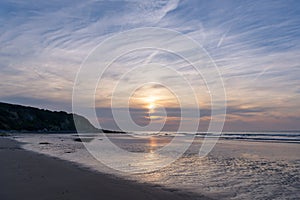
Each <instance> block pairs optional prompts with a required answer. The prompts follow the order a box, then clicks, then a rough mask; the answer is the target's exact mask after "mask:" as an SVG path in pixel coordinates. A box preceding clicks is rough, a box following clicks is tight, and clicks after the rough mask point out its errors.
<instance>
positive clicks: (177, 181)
mask: <svg viewBox="0 0 300 200" xmlns="http://www.w3.org/2000/svg"><path fill="white" fill-rule="evenodd" d="M77 137H78V136H77V135H70V134H68V135H66V134H43V135H41V134H27V135H16V136H14V138H15V139H17V140H18V141H21V142H26V144H25V145H24V148H25V149H28V150H32V151H36V152H39V153H44V154H47V155H51V156H55V157H59V158H62V159H65V160H69V161H73V162H75V163H79V164H82V165H84V166H87V167H89V168H92V169H94V170H98V171H101V172H105V173H112V174H118V175H120V176H123V177H126V178H129V179H133V180H137V181H140V182H146V183H152V184H154V185H157V186H159V185H162V186H164V187H167V188H172V189H174V190H176V189H184V190H187V191H191V192H198V193H201V194H204V195H206V196H209V197H215V198H218V199H220V198H221V199H300V192H299V191H300V156H299V152H300V151H299V150H300V145H299V143H284V141H283V142H276V143H274V142H269V141H268V142H267V141H260V142H253V141H249V140H244V141H240V140H238V141H236V140H228V139H221V140H219V142H218V143H217V145H216V146H215V147H214V149H213V150H212V151H211V152H210V154H209V155H208V156H206V157H199V156H198V151H199V147H200V146H201V143H202V138H201V137H198V138H197V139H196V140H195V141H194V142H193V144H192V145H191V146H190V148H189V149H188V150H187V151H186V152H185V153H184V155H183V156H182V157H181V158H179V159H177V160H176V161H175V162H173V163H172V164H170V165H167V166H165V167H163V168H161V169H158V170H156V171H153V172H146V173H137V174H126V173H121V172H118V171H115V170H113V169H110V168H108V167H106V166H105V165H103V164H101V163H100V162H99V161H97V160H96V159H95V158H94V157H93V156H92V155H91V154H90V153H89V152H88V151H87V150H86V148H85V146H84V145H83V144H82V143H81V142H78V141H75V140H74V139H76V138H77ZM84 138H86V140H84V142H85V143H89V142H91V140H93V138H94V136H93V135H85V136H84ZM110 138H111V141H113V142H114V143H115V144H117V145H118V146H119V147H121V148H123V149H125V150H128V151H130V152H137V153H138V152H150V153H151V151H155V150H156V149H159V148H160V147H162V146H164V145H165V144H167V143H168V142H169V141H170V140H171V139H172V137H170V136H165V135H162V136H150V137H138V138H135V137H129V136H126V135H112V136H110ZM97 139H98V140H99V141H100V142H99V143H101V137H100V138H99V137H97ZM184 140H185V137H182V142H184ZM153 155H155V154H153ZM158 162H159V158H158V157H155V156H153V157H151V158H145V159H144V160H139V161H137V162H136V163H132V164H133V165H136V166H139V165H141V166H143V167H146V168H147V167H151V165H156V164H157V163H158ZM119 163H120V167H123V168H126V167H128V168H129V167H132V166H127V165H122V164H124V162H122V159H121V158H120V162H119Z"/></svg>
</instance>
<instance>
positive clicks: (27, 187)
mask: <svg viewBox="0 0 300 200" xmlns="http://www.w3.org/2000/svg"><path fill="white" fill-rule="evenodd" d="M0 159H1V164H0V199H1V200H16V199H30V200H35V199H38V200H46V199H49V200H50V199H51V200H60V199H64V200H65V199H66V200H67V199H70V200H76V199H80V200H91V199H104V200H112V199H134V200H135V199H137V200H143V199H163V200H167V199H172V200H176V199H208V198H206V197H203V196H199V195H194V194H190V193H184V192H181V191H172V190H167V189H164V188H161V187H154V186H151V185H146V184H139V183H135V182H133V181H127V180H123V179H120V178H115V177H112V176H110V175H106V174H100V173H96V172H93V171H90V170H88V169H85V168H82V167H79V166H76V165H74V164H72V163H70V162H68V161H63V160H60V159H57V158H52V157H47V156H45V155H41V154H37V153H34V152H30V151H26V150H24V149H22V148H21V147H20V144H19V143H18V142H16V141H14V140H11V139H8V138H0Z"/></svg>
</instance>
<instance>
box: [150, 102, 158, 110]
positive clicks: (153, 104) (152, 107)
mask: <svg viewBox="0 0 300 200" xmlns="http://www.w3.org/2000/svg"><path fill="white" fill-rule="evenodd" d="M155 107H156V105H155V103H150V104H149V105H148V109H149V110H154V109H155Z"/></svg>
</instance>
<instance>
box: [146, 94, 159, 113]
mask: <svg viewBox="0 0 300 200" xmlns="http://www.w3.org/2000/svg"><path fill="white" fill-rule="evenodd" d="M156 100H157V98H156V97H154V96H150V97H147V98H146V99H145V102H146V104H147V108H148V109H149V112H153V111H154V109H155V108H156Z"/></svg>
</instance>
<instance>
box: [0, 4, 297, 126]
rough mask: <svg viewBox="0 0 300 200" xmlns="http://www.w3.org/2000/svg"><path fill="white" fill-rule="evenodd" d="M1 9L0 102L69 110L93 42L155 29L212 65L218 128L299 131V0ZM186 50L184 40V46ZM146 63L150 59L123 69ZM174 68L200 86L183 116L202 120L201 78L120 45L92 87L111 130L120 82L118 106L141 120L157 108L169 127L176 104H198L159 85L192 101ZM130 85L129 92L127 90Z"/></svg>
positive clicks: (205, 108) (204, 94)
mask: <svg viewBox="0 0 300 200" xmlns="http://www.w3.org/2000/svg"><path fill="white" fill-rule="evenodd" d="M0 16H1V17H0V27H1V28H0V44H1V45H0V71H1V74H0V80H1V85H0V87H1V90H0V101H3V102H8V103H16V104H22V105H30V106H34V107H39V108H46V109H51V110H65V111H68V112H72V91H73V85H74V82H75V78H76V74H77V72H78V70H79V68H80V66H81V64H82V62H83V61H84V59H85V58H86V57H87V56H88V55H89V53H90V52H91V51H92V50H93V49H94V48H96V46H97V45H99V44H100V43H101V42H103V41H104V40H106V39H108V38H110V37H112V36H114V35H115V34H117V33H122V32H124V31H128V30H131V29H134V28H144V27H158V28H166V29H171V30H174V31H177V32H180V33H182V34H183V35H185V36H188V37H189V38H191V39H192V40H194V41H195V42H197V43H198V44H199V45H201V46H202V47H203V49H204V50H205V51H206V52H207V54H208V55H209V57H210V58H211V60H212V61H213V62H214V63H215V64H216V66H217V67H218V69H219V72H220V75H221V77H222V80H223V83H224V89H225V91H226V102H227V115H226V123H225V126H224V130H227V131H241V130H300V104H299V102H300V2H299V1H289V0H287V1H283V0H282V1H197V0H186V1H176V0H174V1H163V0H162V1H133V0H132V1H131V0H130V1H96V0H94V1H89V0H87V1H85V0H59V1H58V0H53V1H34V0H26V1H23V0H11V1H10V0H2V1H1V2H0ZM161 37H164V35H162V36H161ZM141 39H144V38H141ZM166 40H168V38H167V37H166ZM123 43H124V44H123V45H124V47H126V45H130V44H126V40H124V41H123ZM179 45H180V44H179ZM116 48H123V47H122V46H113V45H112V46H111V49H107V51H106V52H107V53H110V52H112V51H114V50H115V49H116ZM187 48H188V47H186V46H184V45H182V51H188V50H189V49H187ZM153 63H160V64H162V65H163V66H165V67H163V68H160V69H157V68H155V65H153V66H152V65H151V64H153ZM145 64H150V67H149V66H147V67H140V68H138V70H136V71H134V70H133V71H128V70H130V69H132V67H139V66H143V65H145ZM152 67H153V68H152ZM172 69H174V70H176V71H177V72H178V73H179V74H183V75H184V76H186V77H189V79H188V80H189V81H190V82H191V84H192V85H195V86H199V87H197V88H198V89H197V91H196V92H195V96H197V98H198V105H199V109H200V118H198V117H195V116H193V115H191V116H189V117H187V118H185V119H183V120H187V121H195V120H196V121H199V120H200V124H202V125H203V126H206V125H207V123H208V122H209V120H210V108H211V107H210V104H211V101H210V95H209V94H210V91H208V90H207V88H206V85H205V83H204V82H205V81H204V80H203V79H201V77H199V74H197V73H195V71H194V70H193V68H192V67H191V66H189V65H188V64H184V62H183V61H182V60H180V59H179V58H178V57H176V56H175V55H170V54H168V53H166V52H163V51H158V50H153V49H144V50H139V51H137V52H128V54H126V55H123V56H121V57H120V58H118V59H117V60H116V61H115V62H114V63H113V64H112V65H111V66H110V68H109V69H108V70H107V71H106V72H105V74H104V76H103V78H102V79H101V80H100V82H99V86H98V89H97V91H96V94H95V95H96V99H95V102H96V107H97V108H96V110H97V113H98V116H99V120H100V123H101V126H102V127H104V128H109V129H116V128H117V127H116V125H115V123H114V122H113V119H112V114H111V111H110V106H111V96H112V95H113V94H111V93H112V92H113V90H114V88H115V86H116V84H120V82H121V83H122V81H123V84H121V86H120V89H119V90H120V91H121V92H120V93H118V94H115V95H116V96H117V97H118V101H117V102H115V104H114V106H115V107H116V108H117V109H119V110H122V109H127V106H128V105H127V103H129V107H130V108H131V111H132V112H131V116H132V118H133V120H134V121H135V122H136V123H137V124H139V125H146V124H147V123H148V120H149V118H150V119H152V120H154V122H155V123H160V122H161V120H162V119H163V118H164V116H163V114H162V110H161V107H164V108H165V110H166V111H167V113H168V119H167V123H166V126H165V129H164V130H175V129H176V127H177V126H178V120H179V119H180V110H186V111H187V113H188V112H189V110H194V109H196V108H195V107H193V105H192V104H191V105H188V103H187V104H185V105H184V106H183V107H182V106H179V103H178V99H176V95H177V94H175V93H174V91H172V88H171V89H170V88H169V89H168V88H167V87H165V86H164V85H165V84H162V83H160V81H162V80H163V81H164V83H167V84H169V85H171V86H172V87H174V88H175V90H176V91H183V94H184V95H186V96H184V95H183V96H184V97H183V96H182V97H181V98H184V99H185V100H187V102H189V101H190V102H192V100H191V99H190V98H191V97H190V96H189V93H188V92H187V90H186V86H184V85H182V84H181V82H180V81H179V79H178V77H177V75H175V74H172V73H171V72H170V70H171V71H172ZM126 73H128V74H127V76H126V77H125V78H124V77H123V78H124V79H122V76H123V75H124V74H126ZM130 73H131V74H130ZM151 78H152V79H153V81H152V82H145V83H143V80H151ZM120 80H121V81H120ZM214 80H215V74H212V75H211V77H209V80H208V81H210V82H211V83H210V84H212V85H213V84H214ZM206 81H207V80H206ZM137 83H139V87H137V88H136V90H135V92H134V93H130V94H127V93H128V92H129V88H131V87H134V85H136V84H137ZM218 89H220V90H221V89H222V88H218ZM218 89H217V90H218ZM185 91H186V94H185V93H184V92H185ZM128 95H129V97H130V98H127V96H128ZM177 97H178V96H177ZM149 114H150V115H149ZM199 130H202V128H201V127H200V128H199ZM187 131H188V130H187Z"/></svg>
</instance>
